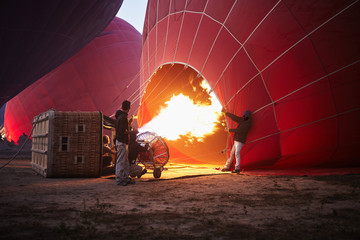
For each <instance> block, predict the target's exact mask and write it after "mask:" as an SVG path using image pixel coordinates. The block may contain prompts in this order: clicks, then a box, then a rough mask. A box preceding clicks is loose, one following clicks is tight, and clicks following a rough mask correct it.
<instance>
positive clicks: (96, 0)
mask: <svg viewBox="0 0 360 240" xmlns="http://www.w3.org/2000/svg"><path fill="white" fill-rule="evenodd" d="M122 2H123V0H89V1H82V0H71V1H62V0H51V1H48V0H36V1H22V0H4V1H1V3H0V19H1V21H0V36H1V37H0V63H1V64H0V84H1V88H0V106H2V105H3V104H4V103H5V102H6V101H8V100H10V99H11V98H12V97H14V96H15V95H16V94H18V93H19V92H21V91H22V90H23V89H25V88H26V87H27V86H29V85H30V84H32V83H33V82H35V81H36V80H38V79H39V78H41V77H42V76H44V75H45V74H47V73H48V72H50V71H51V70H52V69H54V68H55V67H57V66H58V65H60V64H61V63H63V62H65V61H66V60H67V59H68V58H69V57H71V56H72V55H74V54H75V53H76V52H78V51H79V50H80V49H81V48H83V47H84V46H85V45H86V44H88V43H89V42H90V41H91V40H92V39H94V38H95V36H96V35H97V34H99V33H100V32H101V31H103V30H104V29H105V27H106V26H107V25H108V24H109V23H110V22H111V20H112V19H113V18H114V16H115V15H116V13H117V12H118V10H119V8H120V6H121V4H122Z"/></svg>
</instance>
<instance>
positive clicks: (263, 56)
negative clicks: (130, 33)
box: [139, 0, 360, 169]
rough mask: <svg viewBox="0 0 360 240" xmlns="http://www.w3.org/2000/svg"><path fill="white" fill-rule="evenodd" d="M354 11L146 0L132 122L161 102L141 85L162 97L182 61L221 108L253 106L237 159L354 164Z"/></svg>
mask: <svg viewBox="0 0 360 240" xmlns="http://www.w3.org/2000/svg"><path fill="white" fill-rule="evenodd" d="M359 12H360V2H359V1H357V0H348V1H330V2H329V1H325V0H321V1H315V0H314V1H313V0H311V1H300V0H299V1H297V0H291V1H290V0H284V1H275V0H271V1H268V0H256V1H253V0H251V1H250V0H245V1H235V0H234V1H215V0H208V1H205V0H203V1H187V0H179V1H170V0H169V1H155V0H150V1H149V2H148V6H147V14H146V17H145V24H144V32H143V48H142V57H141V82H142V86H143V89H145V90H146V92H145V93H144V96H143V98H142V104H141V107H140V109H139V120H140V125H144V124H145V123H147V122H150V121H151V120H152V118H153V117H154V116H155V115H156V111H158V108H155V107H153V106H151V105H152V104H154V103H156V102H157V103H161V104H163V103H164V101H161V99H160V98H157V96H158V95H159V94H153V95H152V96H151V95H150V92H165V91H167V92H169V94H168V95H166V96H163V97H164V98H166V97H167V98H168V96H169V95H171V93H175V92H178V89H179V88H181V86H185V85H186V84H188V82H189V78H187V77H185V78H181V76H182V75H183V74H184V71H189V70H188V69H192V71H193V72H194V73H195V75H196V74H197V75H198V76H199V77H201V78H204V79H206V80H207V82H208V83H209V85H210V87H211V89H212V91H214V92H215V94H216V95H217V97H218V98H219V99H220V101H221V104H222V105H223V106H224V107H225V108H226V109H227V110H228V111H229V112H232V113H234V114H236V115H242V113H243V112H244V111H245V110H250V111H251V112H252V113H253V115H252V116H253V127H252V129H251V130H250V132H249V134H248V139H247V142H246V144H245V146H244V147H243V149H242V152H241V165H242V166H243V167H245V168H254V167H267V168H276V169H280V168H302V167H304V168H305V167H306V168H309V167H355V166H357V167H358V166H359V165H360V161H359V160H360V151H358V149H359V147H360V141H359V139H360V127H359V126H360V125H359V122H360V98H359V97H358V93H359V91H360V81H359V76H360V28H359V27H358V26H359V25H360V17H359ZM192 74H193V73H192ZM190 75H191V74H190ZM164 79H167V80H166V81H167V82H171V83H174V82H176V84H175V86H176V87H174V84H170V85H169V84H166V83H163V82H164V81H165V80H164ZM174 79H175V80H174ZM149 80H151V82H148V81H149ZM146 86H147V87H146ZM163 89H164V90H163ZM167 98H166V99H167ZM184 114H186V111H184ZM228 124H229V127H234V123H233V122H232V121H228ZM230 137H231V136H230ZM230 140H231V139H230ZM230 140H229V142H231V141H230ZM209 144H212V147H213V149H216V150H217V151H218V150H219V149H218V148H219V147H218V146H219V145H222V146H223V143H222V142H221V141H220V140H219V141H218V142H212V143H209ZM180 152H183V153H184V152H186V149H182V150H180ZM170 155H171V154H170ZM188 155H189V154H188ZM193 158H195V159H196V158H197V157H196V156H194V157H193ZM207 158H208V159H210V158H211V156H207ZM223 159H224V160H223V161H222V162H221V161H219V162H217V163H218V164H223V163H224V162H225V159H226V157H223ZM184 161H185V162H186V161H187V160H184ZM189 161H191V160H189ZM203 162H205V163H206V160H203Z"/></svg>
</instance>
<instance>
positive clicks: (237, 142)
mask: <svg viewBox="0 0 360 240" xmlns="http://www.w3.org/2000/svg"><path fill="white" fill-rule="evenodd" d="M222 112H223V113H225V115H226V116H228V117H229V118H230V119H231V120H233V121H235V122H237V123H238V126H237V127H236V128H230V129H227V130H228V131H229V132H233V133H235V134H234V144H233V146H232V148H231V153H230V156H229V158H228V160H227V161H226V164H225V166H224V167H223V168H222V169H221V171H229V170H230V168H231V165H232V163H233V161H234V157H235V159H236V163H235V170H234V171H233V173H239V172H240V151H241V148H242V147H243V145H244V144H245V142H246V137H247V134H248V132H249V130H250V128H251V112H250V111H249V110H247V111H245V112H244V114H243V116H242V117H239V116H236V115H234V114H232V113H229V112H226V111H225V109H223V110H222Z"/></svg>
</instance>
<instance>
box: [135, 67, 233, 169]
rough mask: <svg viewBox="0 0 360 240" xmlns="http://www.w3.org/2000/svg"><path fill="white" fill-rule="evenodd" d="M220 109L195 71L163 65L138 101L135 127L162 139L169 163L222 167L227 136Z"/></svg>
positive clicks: (215, 97)
mask: <svg viewBox="0 0 360 240" xmlns="http://www.w3.org/2000/svg"><path fill="white" fill-rule="evenodd" d="M221 108H222V105H221V103H220V101H219V100H218V98H217V96H216V95H215V93H214V91H213V90H212V89H211V87H210V86H209V84H208V81H207V80H206V79H204V77H203V76H201V74H199V73H198V72H197V71H196V70H195V69H193V68H192V67H190V66H187V65H186V66H185V65H183V64H179V63H175V64H165V65H163V66H161V67H159V68H158V69H157V71H156V72H155V73H153V74H152V76H151V79H150V80H149V82H148V85H147V86H146V89H145V91H144V95H143V97H142V99H141V104H140V108H139V111H138V125H139V129H140V132H141V131H152V132H155V133H157V134H158V135H160V136H161V137H163V138H165V139H166V141H167V143H168V145H169V149H170V160H169V161H170V162H174V163H189V164H207V165H208V164H209V165H218V164H224V161H225V159H226V157H227V155H226V154H225V153H224V151H223V150H224V149H225V148H226V142H227V138H228V134H227V133H226V132H225V131H224V128H225V126H226V122H225V118H224V116H223V115H222V114H221Z"/></svg>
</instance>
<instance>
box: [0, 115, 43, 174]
mask: <svg viewBox="0 0 360 240" xmlns="http://www.w3.org/2000/svg"><path fill="white" fill-rule="evenodd" d="M39 117H40V115H39V116H38V117H37V119H36V121H35V124H34V125H33V128H32V129H31V131H30V134H29V136H27V138H26V140H25V142H24V143H23V144H22V145H21V147H20V148H19V150H18V151H17V153H15V155H14V156H13V157H12V158H10V160H9V161H8V162H7V163H5V164H4V165H3V166H1V167H0V169H3V168H4V167H5V166H6V165H8V164H9V163H10V162H11V161H12V160H14V159H15V158H16V157H17V155H18V154H19V153H20V152H21V150H22V149H23V148H24V146H25V144H26V143H27V142H28V141H29V139H30V137H31V136H32V133H33V131H34V128H35V127H36V125H37V122H38V120H39Z"/></svg>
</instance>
